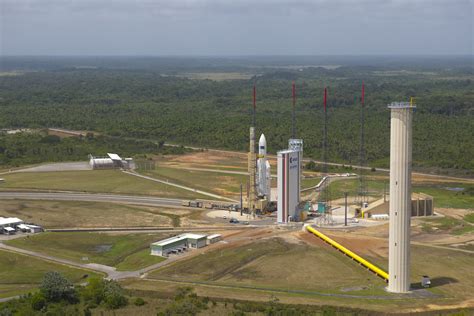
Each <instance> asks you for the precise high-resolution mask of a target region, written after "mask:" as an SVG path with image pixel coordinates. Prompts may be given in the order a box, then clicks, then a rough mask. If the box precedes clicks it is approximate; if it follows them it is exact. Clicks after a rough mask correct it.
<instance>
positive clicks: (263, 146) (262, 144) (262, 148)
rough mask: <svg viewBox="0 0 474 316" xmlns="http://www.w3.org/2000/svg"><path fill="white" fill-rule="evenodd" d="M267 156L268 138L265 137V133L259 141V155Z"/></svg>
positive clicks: (260, 156) (261, 156)
mask: <svg viewBox="0 0 474 316" xmlns="http://www.w3.org/2000/svg"><path fill="white" fill-rule="evenodd" d="M266 156H267V140H266V139H265V135H264V134H262V135H261V136H260V139H259V141H258V157H259V158H264V157H265V158H266Z"/></svg>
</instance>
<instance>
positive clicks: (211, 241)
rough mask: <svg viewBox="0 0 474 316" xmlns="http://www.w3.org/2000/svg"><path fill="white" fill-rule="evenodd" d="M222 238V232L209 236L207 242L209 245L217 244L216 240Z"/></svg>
mask: <svg viewBox="0 0 474 316" xmlns="http://www.w3.org/2000/svg"><path fill="white" fill-rule="evenodd" d="M221 240H222V235H221V234H213V235H209V236H207V244H208V245H210V244H215V243H216V242H218V241H221Z"/></svg>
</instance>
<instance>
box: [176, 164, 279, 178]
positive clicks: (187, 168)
mask: <svg viewBox="0 0 474 316" xmlns="http://www.w3.org/2000/svg"><path fill="white" fill-rule="evenodd" d="M169 168H176V169H184V170H191V171H204V172H215V173H226V174H238V175H243V176H248V175H249V173H248V172H247V171H233V170H222V169H210V168H192V167H173V166H169ZM271 176H272V178H275V179H276V178H277V175H276V174H272V175H271Z"/></svg>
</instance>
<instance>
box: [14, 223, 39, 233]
mask: <svg viewBox="0 0 474 316" xmlns="http://www.w3.org/2000/svg"><path fill="white" fill-rule="evenodd" d="M17 228H18V229H19V230H21V231H22V232H24V233H32V234H36V233H40V232H42V231H43V228H42V227H41V226H37V225H30V224H28V225H27V224H20V225H18V227H17Z"/></svg>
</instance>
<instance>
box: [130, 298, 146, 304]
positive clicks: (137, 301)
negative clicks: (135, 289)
mask: <svg viewBox="0 0 474 316" xmlns="http://www.w3.org/2000/svg"><path fill="white" fill-rule="evenodd" d="M133 304H134V305H135V306H143V305H145V304H146V302H145V301H144V300H143V298H141V297H137V298H136V299H135V301H133Z"/></svg>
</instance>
